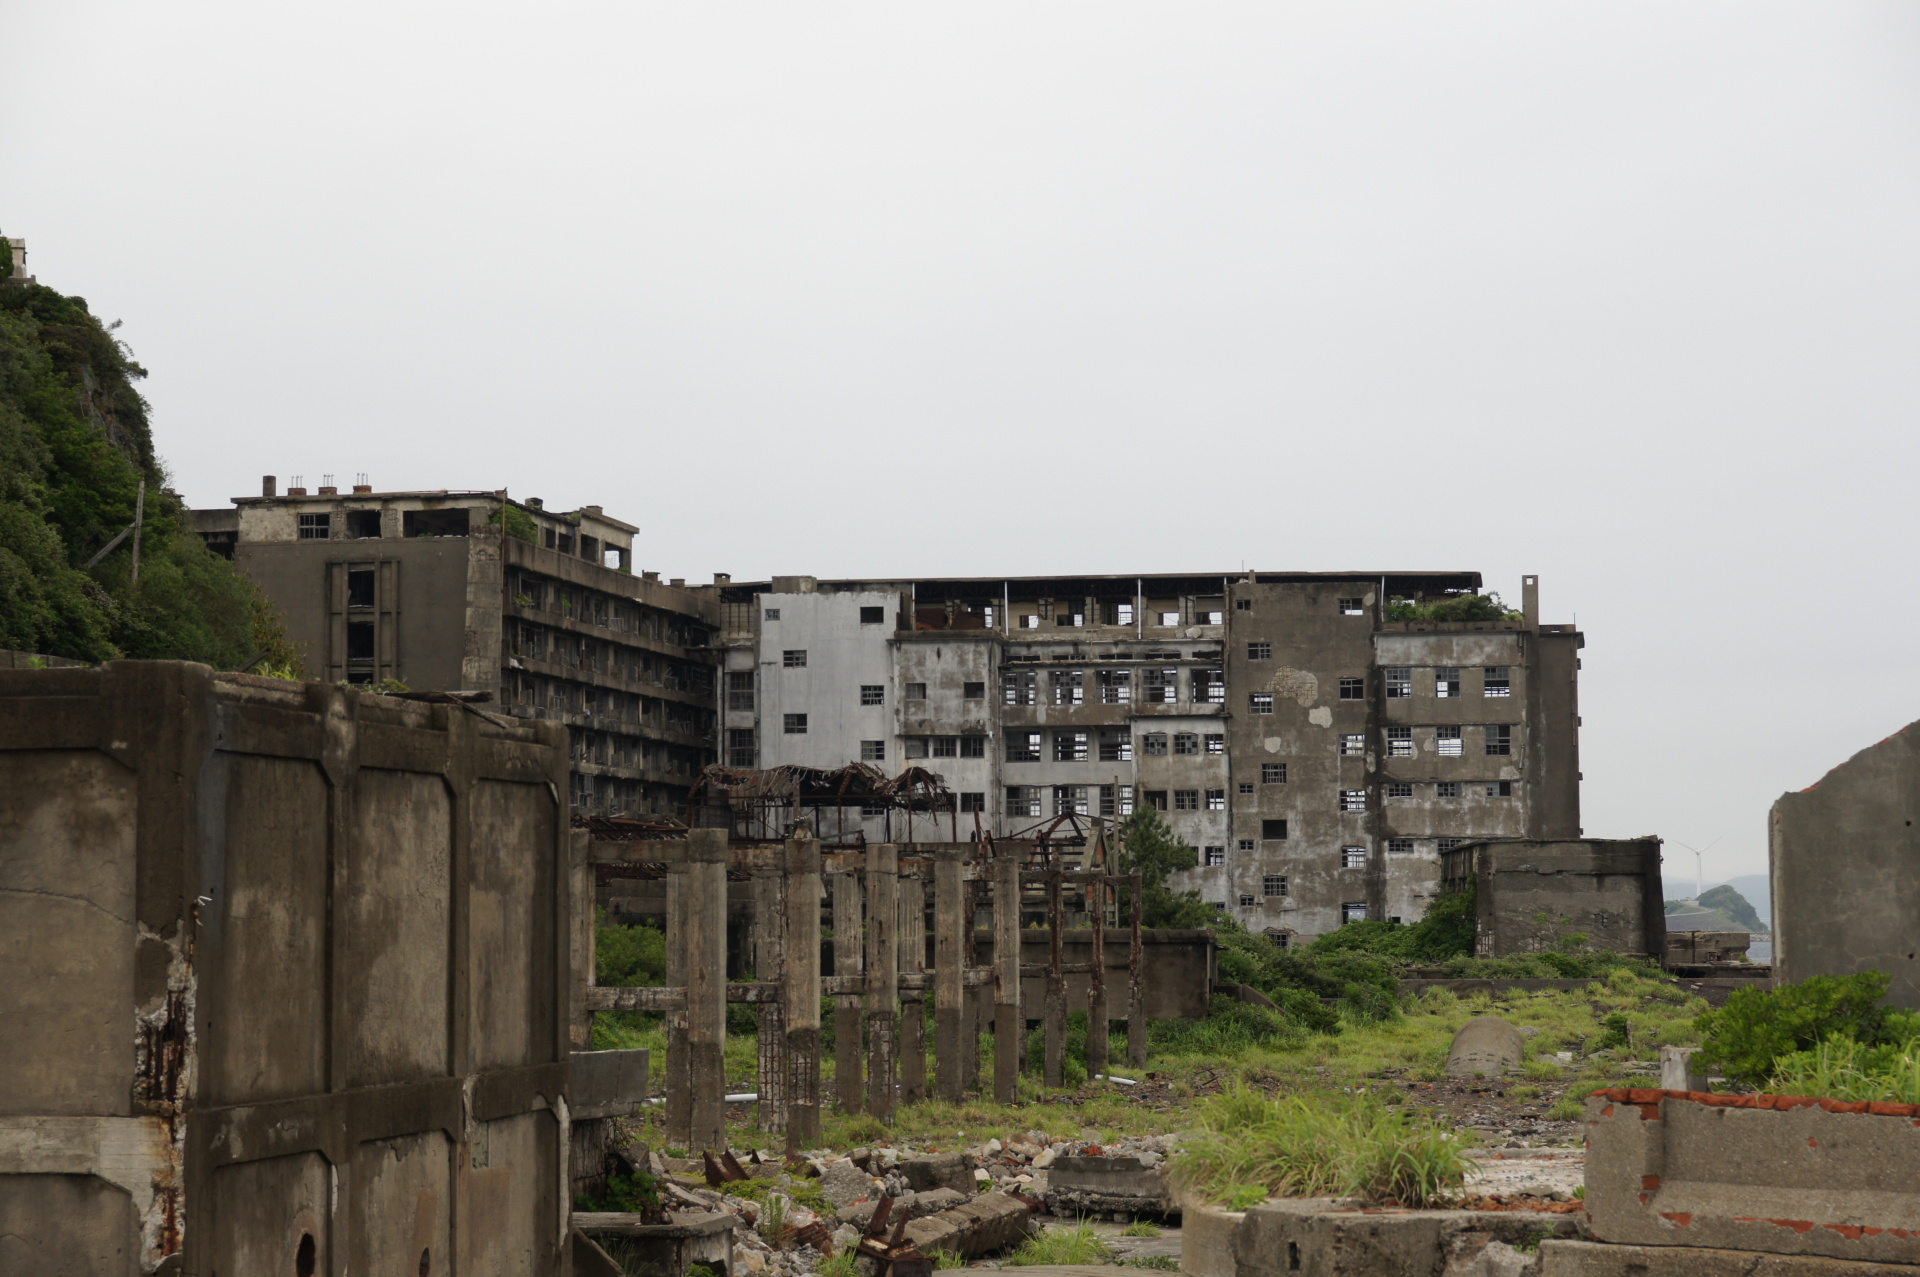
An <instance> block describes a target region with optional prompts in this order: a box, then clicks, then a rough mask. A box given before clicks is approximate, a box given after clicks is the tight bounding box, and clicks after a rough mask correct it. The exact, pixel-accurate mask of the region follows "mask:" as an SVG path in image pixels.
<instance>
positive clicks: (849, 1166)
mask: <svg viewBox="0 0 1920 1277" xmlns="http://www.w3.org/2000/svg"><path fill="white" fill-rule="evenodd" d="M820 1191H821V1192H822V1193H824V1194H826V1198H827V1200H828V1201H830V1202H832V1203H833V1204H834V1205H835V1206H851V1205H853V1204H854V1203H855V1202H857V1201H861V1200H863V1199H872V1198H877V1197H880V1196H881V1195H882V1194H883V1193H884V1191H885V1190H884V1189H883V1187H882V1185H881V1183H880V1181H879V1180H877V1179H875V1178H874V1177H873V1176H871V1175H869V1174H867V1173H866V1172H865V1171H863V1170H861V1169H860V1168H859V1167H858V1166H855V1165H854V1164H853V1163H852V1162H851V1161H849V1160H848V1159H846V1158H844V1157H843V1158H839V1159H838V1160H836V1161H831V1162H828V1163H827V1164H826V1165H825V1166H824V1167H822V1168H821V1170H820Z"/></svg>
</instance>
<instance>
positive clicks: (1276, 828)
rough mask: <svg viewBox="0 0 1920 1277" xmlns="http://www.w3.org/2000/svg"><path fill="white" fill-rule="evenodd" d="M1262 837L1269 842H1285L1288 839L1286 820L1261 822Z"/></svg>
mask: <svg viewBox="0 0 1920 1277" xmlns="http://www.w3.org/2000/svg"><path fill="white" fill-rule="evenodd" d="M1260 837H1261V838H1262V839H1263V840H1265V841H1267V842H1284V841H1285V840H1286V837H1287V822H1286V821H1284V820H1263V821H1261V822H1260Z"/></svg>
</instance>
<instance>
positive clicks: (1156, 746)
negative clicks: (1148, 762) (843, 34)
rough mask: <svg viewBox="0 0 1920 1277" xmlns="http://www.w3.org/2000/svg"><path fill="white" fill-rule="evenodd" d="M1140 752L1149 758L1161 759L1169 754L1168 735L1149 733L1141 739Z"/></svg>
mask: <svg viewBox="0 0 1920 1277" xmlns="http://www.w3.org/2000/svg"><path fill="white" fill-rule="evenodd" d="M1140 752H1141V753H1142V754H1144V755H1146V756H1147V757H1149V758H1155V757H1159V756H1160V755H1163V754H1165V753H1166V752H1167V734H1166V733H1165V732H1148V733H1147V734H1146V735H1144V736H1142V737H1141V738H1140Z"/></svg>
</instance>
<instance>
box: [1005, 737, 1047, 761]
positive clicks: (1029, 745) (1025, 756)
mask: <svg viewBox="0 0 1920 1277" xmlns="http://www.w3.org/2000/svg"><path fill="white" fill-rule="evenodd" d="M1007 761H1008V762H1010V763H1037V762H1039V761H1040V733H1039V732H1008V733H1007Z"/></svg>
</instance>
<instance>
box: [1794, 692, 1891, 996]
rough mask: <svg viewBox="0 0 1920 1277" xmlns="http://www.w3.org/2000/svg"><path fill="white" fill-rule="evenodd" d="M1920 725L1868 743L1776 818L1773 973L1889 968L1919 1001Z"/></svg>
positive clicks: (1801, 974) (1796, 975) (1798, 795)
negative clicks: (1918, 821)
mask: <svg viewBox="0 0 1920 1277" xmlns="http://www.w3.org/2000/svg"><path fill="white" fill-rule="evenodd" d="M1915 726H1920V724H1909V725H1908V726H1906V727H1903V728H1901V729H1900V730H1899V731H1897V732H1895V733H1894V734H1893V735H1892V736H1889V737H1887V739H1885V740H1883V741H1881V742H1880V743H1879V744H1877V745H1873V746H1870V747H1868V748H1867V749H1863V750H1861V751H1860V752H1859V753H1857V754H1855V755H1854V756H1853V757H1852V758H1849V759H1848V760H1847V761H1846V762H1844V763H1842V764H1840V765H1839V766H1838V767H1836V768H1834V769H1833V770H1832V771H1830V772H1828V773H1827V774H1826V775H1825V776H1823V777H1821V778H1820V780H1819V781H1818V782H1816V783H1814V784H1812V785H1809V786H1808V787H1807V788H1805V789H1803V790H1800V791H1799V792H1798V793H1791V794H1783V795H1781V796H1780V798H1779V800H1778V801H1776V802H1775V803H1774V804H1773V811H1772V813H1771V816H1770V818H1769V821H1768V833H1769V846H1770V855H1771V860H1772V873H1773V882H1772V888H1773V970H1774V975H1775V976H1776V977H1777V978H1778V979H1780V980H1783V981H1786V980H1804V979H1806V978H1807V977H1808V976H1815V975H1846V974H1849V973H1851V972H1855V971H1867V970H1876V971H1885V972H1887V973H1889V974H1890V975H1891V976H1892V977H1893V985H1892V988H1891V989H1890V990H1889V992H1888V997H1889V999H1890V1000H1891V1001H1893V1002H1894V1003H1896V1004H1897V1005H1899V1006H1904V1007H1920V958H1916V957H1915V953H1916V951H1920V946H1916V945H1915V943H1914V936H1915V935H1916V934H1920V828H1916V827H1915V825H1914V822H1915V820H1916V819H1920V732H1916V731H1915V730H1914V728H1915Z"/></svg>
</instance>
